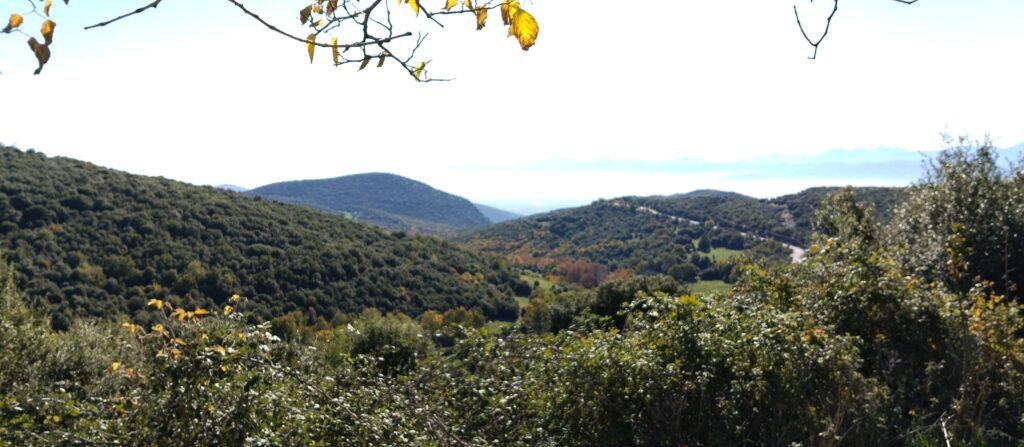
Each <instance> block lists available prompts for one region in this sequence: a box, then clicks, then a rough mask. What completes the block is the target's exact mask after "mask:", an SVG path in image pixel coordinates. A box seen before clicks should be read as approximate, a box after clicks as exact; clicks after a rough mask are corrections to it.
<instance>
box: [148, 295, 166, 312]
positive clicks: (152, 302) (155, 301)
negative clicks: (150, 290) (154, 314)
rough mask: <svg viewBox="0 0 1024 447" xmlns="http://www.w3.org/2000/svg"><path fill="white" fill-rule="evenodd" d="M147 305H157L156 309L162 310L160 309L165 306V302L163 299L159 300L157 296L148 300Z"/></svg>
mask: <svg viewBox="0 0 1024 447" xmlns="http://www.w3.org/2000/svg"><path fill="white" fill-rule="evenodd" d="M146 305H147V306H152V307H155V308H156V310H160V309H163V308H164V302H163V301H162V300H158V299H156V298H152V299H150V300H149V301H147V302H146Z"/></svg>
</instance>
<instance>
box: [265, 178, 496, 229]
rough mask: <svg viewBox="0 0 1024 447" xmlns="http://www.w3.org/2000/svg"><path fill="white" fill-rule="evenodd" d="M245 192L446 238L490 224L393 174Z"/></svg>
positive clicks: (460, 201) (461, 202)
mask: <svg viewBox="0 0 1024 447" xmlns="http://www.w3.org/2000/svg"><path fill="white" fill-rule="evenodd" d="M246 193H247V194H251V195H255V196H260V197H263V198H266V199H274V200H280V201H283V202H289V203H295V204H301V205H308V206H311V207H314V208H318V209H321V210H325V211H329V212H333V213H338V214H343V215H346V216H348V217H350V218H352V219H354V220H356V221H359V222H366V223H370V224H374V225H378V226H381V227H384V228H388V229H393V230H403V231H411V232H417V233H420V232H423V233H450V232H452V231H455V230H464V229H468V228H474V227H480V226H484V225H489V224H490V223H491V220H489V219H488V218H487V217H485V216H484V214H483V213H481V211H480V210H479V209H478V208H477V207H476V206H475V205H474V204H473V203H472V202H470V201H469V200H467V199H465V198H462V197H459V196H456V195H454V194H449V193H446V192H444V191H440V190H438V189H435V188H433V187H431V186H430V185H427V184H426V183H423V182H419V181H416V180H412V179H409V178H405V177H402V176H399V175H395V174H385V173H369V174H355V175H346V176H343V177H335V178H329V179H321V180H296V181H289V182H281V183H273V184H270V185H265V186H261V187H259V188H255V189H251V190H249V191H247V192H246Z"/></svg>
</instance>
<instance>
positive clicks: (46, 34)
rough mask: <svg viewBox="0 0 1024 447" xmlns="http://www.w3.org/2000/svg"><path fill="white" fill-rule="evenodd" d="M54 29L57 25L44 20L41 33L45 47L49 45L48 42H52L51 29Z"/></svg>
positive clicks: (51, 21)
mask: <svg viewBox="0 0 1024 447" xmlns="http://www.w3.org/2000/svg"><path fill="white" fill-rule="evenodd" d="M56 27H57V24H56V23H54V22H53V20H50V19H46V21H45V22H43V29H42V30H41V31H42V33H43V39H44V40H45V41H46V45H50V42H53V29H54V28H56Z"/></svg>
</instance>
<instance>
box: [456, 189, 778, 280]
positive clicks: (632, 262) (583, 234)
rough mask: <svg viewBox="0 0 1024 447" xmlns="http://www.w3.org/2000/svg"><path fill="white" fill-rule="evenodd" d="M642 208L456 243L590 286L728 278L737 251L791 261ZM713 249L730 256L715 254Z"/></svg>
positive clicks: (527, 223) (613, 208) (576, 211)
mask: <svg viewBox="0 0 1024 447" xmlns="http://www.w3.org/2000/svg"><path fill="white" fill-rule="evenodd" d="M647 203H648V202H647V201H644V200H642V199H638V198H633V197H626V198H620V199H614V200H599V201H597V202H594V203H592V204H590V205H587V206H583V207H578V208H570V209H564V210H558V211H553V212H550V213H545V214H540V215H535V216H529V217H525V218H522V219H517V220H514V221H509V222H503V223H500V224H497V225H492V226H490V227H486V228H481V229H479V230H476V231H473V232H472V233H469V234H466V235H463V236H462V237H461V238H460V239H459V241H460V242H463V243H465V244H466V245H467V246H469V247H472V248H474V249H477V250H481V251H484V252H489V253H495V254H504V255H506V256H508V257H509V259H510V260H511V261H512V262H513V263H515V264H518V265H530V266H535V267H539V268H540V269H541V270H544V271H556V272H557V273H560V274H561V275H563V276H566V277H568V278H569V279H570V280H571V281H573V282H578V283H581V284H584V285H588V286H589V285H594V284H595V283H597V282H600V280H601V279H603V278H605V277H607V276H608V275H611V274H613V273H614V272H623V273H626V272H630V273H639V274H667V275H670V276H672V277H674V278H675V279H677V280H679V281H684V282H692V281H695V280H697V279H704V280H719V279H726V278H728V277H729V276H730V274H731V271H732V265H731V263H730V262H729V261H730V258H732V257H734V252H735V251H736V250H745V249H754V253H757V254H759V255H762V256H768V257H774V258H776V259H780V260H788V256H789V251H788V249H786V248H785V247H782V246H781V245H779V244H777V243H773V242H765V241H760V240H758V239H756V238H753V237H745V236H743V235H741V234H739V233H738V232H736V231H733V230H731V229H728V228H723V227H718V228H705V226H704V225H702V224H694V223H692V222H689V221H687V220H680V219H675V218H672V217H671V216H667V215H663V214H658V213H656V212H652V210H651V209H650V208H647V207H646V204H647ZM702 239H704V240H706V241H707V242H706V243H705V244H702V243H701V240H702ZM715 249H728V250H732V251H729V252H728V253H726V251H725V250H719V251H718V253H717V254H718V256H715V255H716V253H715V252H714V250H715Z"/></svg>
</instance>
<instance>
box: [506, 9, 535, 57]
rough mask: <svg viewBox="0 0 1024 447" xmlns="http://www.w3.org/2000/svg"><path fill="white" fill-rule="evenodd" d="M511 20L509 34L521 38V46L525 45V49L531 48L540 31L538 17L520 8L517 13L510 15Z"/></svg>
mask: <svg viewBox="0 0 1024 447" xmlns="http://www.w3.org/2000/svg"><path fill="white" fill-rule="evenodd" d="M510 12H511V11H510ZM509 21H510V22H511V25H510V26H509V28H508V32H509V35H510V36H516V38H517V39H519V46H521V47H523V51H526V50H529V49H530V47H532V46H533V44H534V43H536V42H537V34H538V33H539V32H540V26H539V25H537V19H534V18H533V15H531V14H530V13H528V12H526V10H524V9H519V10H518V11H515V14H511V15H510V16H509Z"/></svg>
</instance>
